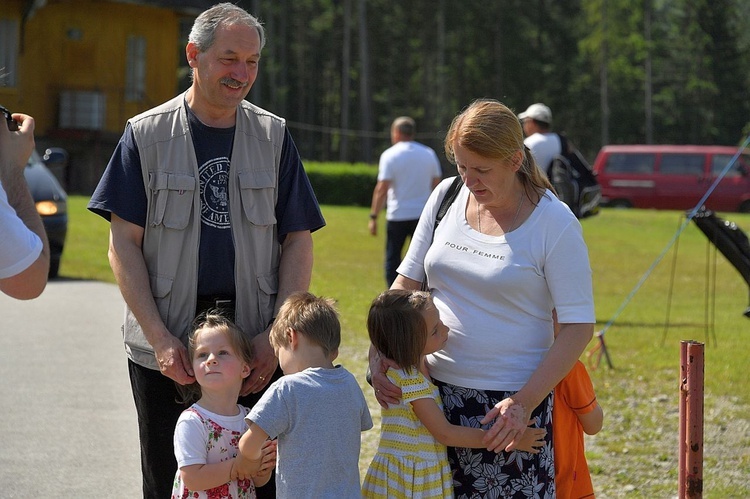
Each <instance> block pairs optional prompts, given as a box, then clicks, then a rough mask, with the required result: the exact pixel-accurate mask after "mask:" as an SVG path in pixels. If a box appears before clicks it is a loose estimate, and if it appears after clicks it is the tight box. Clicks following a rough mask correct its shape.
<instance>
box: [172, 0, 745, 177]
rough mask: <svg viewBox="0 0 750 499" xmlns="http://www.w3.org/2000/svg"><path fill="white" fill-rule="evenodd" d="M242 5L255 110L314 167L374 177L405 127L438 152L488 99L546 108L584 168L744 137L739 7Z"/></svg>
mask: <svg viewBox="0 0 750 499" xmlns="http://www.w3.org/2000/svg"><path fill="white" fill-rule="evenodd" d="M239 3H240V4H241V5H243V7H245V8H247V9H248V10H250V11H251V12H253V13H254V14H255V15H257V16H258V17H259V18H260V20H261V21H262V22H263V23H264V25H265V27H266V30H267V34H268V43H267V45H266V47H265V49H264V51H263V60H262V66H261V71H260V75H259V78H258V80H257V81H256V83H255V85H254V86H253V89H252V91H251V94H250V96H249V97H248V99H249V100H250V101H252V102H254V103H256V104H258V105H260V106H262V107H265V108H267V109H269V110H271V111H272V112H274V113H277V114H279V115H281V116H284V117H285V118H287V119H288V120H289V126H290V128H291V129H292V133H293V135H294V138H295V141H296V143H297V146H298V148H299V149H300V151H301V153H302V156H303V157H304V158H307V159H312V160H318V161H343V162H360V161H364V162H368V163H374V162H376V161H377V158H378V156H379V154H380V152H382V151H383V150H384V149H385V148H386V147H387V146H388V145H389V144H388V128H389V126H390V123H391V121H392V120H393V118H394V117H396V116H400V115H411V116H413V117H414V118H415V119H416V120H417V127H418V132H419V135H418V140H420V141H422V142H424V143H427V144H428V145H430V146H432V147H434V148H435V149H437V150H438V151H441V149H442V144H441V139H442V137H443V135H444V133H445V130H446V129H447V128H448V125H449V124H450V121H451V119H452V118H453V116H455V115H456V114H457V113H458V112H459V111H460V110H461V109H463V108H464V107H465V106H467V105H468V104H469V103H470V102H471V101H473V100H474V99H476V98H482V97H487V98H495V99H498V100H500V101H502V102H504V103H505V104H506V105H508V106H509V107H510V108H512V109H513V110H514V111H515V112H520V111H523V110H524V109H525V108H526V107H527V106H528V105H530V104H532V103H534V102H544V103H546V104H547V105H549V106H550V107H551V108H552V112H553V118H554V123H553V127H554V129H555V130H556V131H563V132H565V133H566V134H567V135H568V137H569V138H570V139H571V140H573V142H574V143H576V144H577V145H578V147H579V149H581V151H583V152H584V154H585V155H586V157H587V158H588V159H589V161H593V158H594V156H595V155H596V153H597V152H598V150H599V148H600V147H601V146H602V145H605V144H610V143H661V144H664V143H674V144H687V143H692V144H727V145H737V144H738V143H739V142H740V141H741V138H742V137H743V136H744V135H745V134H747V133H748V132H750V118H749V116H750V99H748V98H747V95H748V88H749V87H750V57H748V56H749V55H750V22H749V21H748V20H749V19H750V2H747V1H745V0H638V1H631V0H502V1H499V0H498V1H489V2H488V1H484V0H481V1H480V0H464V1H460V2H459V1H448V0H414V1H408V2H403V1H395V0H293V1H292V0H275V1H261V0H242V1H240V2H239ZM183 46H184V45H183ZM185 84H186V80H183V85H185ZM440 156H442V154H440Z"/></svg>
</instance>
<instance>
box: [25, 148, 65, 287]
mask: <svg viewBox="0 0 750 499" xmlns="http://www.w3.org/2000/svg"><path fill="white" fill-rule="evenodd" d="M67 162H68V153H67V152H66V151H65V150H64V149H60V148H56V147H53V148H50V149H47V151H46V152H45V154H44V157H41V156H40V155H39V153H37V152H36V151H34V152H33V153H32V154H31V157H30V158H29V162H28V163H27V164H26V168H25V169H24V176H25V177H26V183H27V184H28V185H29V190H30V191H31V196H32V197H33V198H34V203H35V204H36V211H37V212H38V213H39V215H40V216H41V218H42V222H43V223H44V229H45V231H46V232H47V238H48V239H49V249H50V266H49V276H50V277H57V273H58V271H59V270H60V258H61V257H62V252H63V248H64V247H65V236H66V235H67V233H68V195H67V194H66V193H65V189H63V187H62V186H61V185H60V182H58V180H57V178H56V177H55V175H54V174H53V173H52V170H56V171H60V172H63V171H65V167H66V164H67ZM50 168H51V169H52V170H50Z"/></svg>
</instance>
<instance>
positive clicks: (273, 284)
mask: <svg viewBox="0 0 750 499" xmlns="http://www.w3.org/2000/svg"><path fill="white" fill-rule="evenodd" d="M278 292H279V269H278V268H277V269H275V270H274V271H273V272H269V273H268V274H261V275H259V276H258V310H259V312H260V316H261V323H262V328H263V329H265V327H266V325H267V324H268V323H269V322H271V319H272V318H273V308H274V305H275V304H276V295H277V294H278Z"/></svg>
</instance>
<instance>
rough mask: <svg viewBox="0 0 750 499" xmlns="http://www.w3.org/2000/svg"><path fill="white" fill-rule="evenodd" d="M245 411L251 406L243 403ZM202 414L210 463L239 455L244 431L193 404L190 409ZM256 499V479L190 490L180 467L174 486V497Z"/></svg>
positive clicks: (207, 460) (180, 498) (181, 498)
mask: <svg viewBox="0 0 750 499" xmlns="http://www.w3.org/2000/svg"><path fill="white" fill-rule="evenodd" d="M243 410H244V412H245V415H246V414H247V411H248V409H247V408H244V407H243ZM186 411H190V412H192V413H194V414H196V415H197V416H198V418H199V419H200V421H201V422H202V423H203V425H204V426H205V429H206V431H207V434H208V438H207V441H206V464H213V463H220V462H222V461H226V460H228V459H233V458H235V457H236V456H237V447H238V445H239V442H240V437H241V436H242V433H241V432H238V431H234V430H230V429H228V428H224V427H223V426H221V425H220V424H218V423H217V422H215V421H213V420H211V419H209V418H207V417H205V416H203V415H202V414H201V413H200V412H198V411H197V410H195V409H194V408H193V407H190V408H188V409H186ZM188 498H192V499H255V498H256V496H255V484H254V483H253V481H252V480H232V481H230V482H227V483H225V484H224V485H220V486H218V487H214V488H213V489H208V490H190V489H188V488H187V487H186V486H185V484H184V483H183V481H182V474H181V473H180V471H179V470H177V474H176V476H175V480H174V485H173V487H172V499H188Z"/></svg>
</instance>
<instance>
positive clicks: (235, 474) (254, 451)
mask: <svg viewBox="0 0 750 499" xmlns="http://www.w3.org/2000/svg"><path fill="white" fill-rule="evenodd" d="M267 439H268V433H266V432H265V431H263V428H261V427H260V426H258V425H257V424H255V423H250V427H249V428H248V430H247V431H246V432H245V433H243V434H242V437H241V438H240V443H239V444H238V450H239V452H238V454H237V457H236V458H235V463H234V470H233V471H232V478H239V479H245V478H250V477H252V476H253V475H255V474H256V473H258V471H260V470H261V468H262V464H263V462H262V461H263V449H264V445H266V444H265V442H266V441H267ZM274 454H275V453H274Z"/></svg>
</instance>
